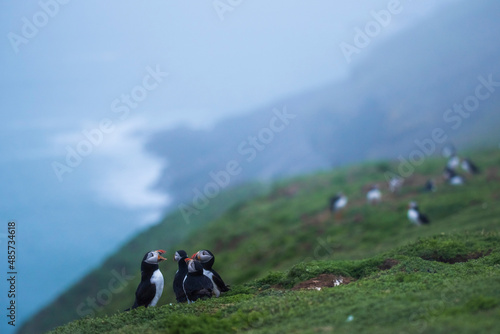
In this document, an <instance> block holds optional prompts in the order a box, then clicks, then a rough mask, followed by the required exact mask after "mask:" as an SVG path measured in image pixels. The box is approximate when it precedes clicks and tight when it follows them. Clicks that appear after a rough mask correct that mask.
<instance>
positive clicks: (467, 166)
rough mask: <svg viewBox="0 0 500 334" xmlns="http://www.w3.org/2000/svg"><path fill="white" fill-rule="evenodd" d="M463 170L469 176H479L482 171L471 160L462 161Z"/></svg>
mask: <svg viewBox="0 0 500 334" xmlns="http://www.w3.org/2000/svg"><path fill="white" fill-rule="evenodd" d="M460 166H461V167H462V169H463V170H464V171H466V172H467V173H469V174H479V173H480V170H479V168H478V167H477V166H476V165H475V164H474V163H473V162H472V161H471V160H470V159H469V158H465V159H464V160H462V163H461V164H460Z"/></svg>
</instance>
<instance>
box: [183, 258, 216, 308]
mask: <svg viewBox="0 0 500 334" xmlns="http://www.w3.org/2000/svg"><path fill="white" fill-rule="evenodd" d="M184 261H186V263H187V269H188V272H187V275H186V277H185V278H184V281H183V282H182V288H183V289H184V293H185V294H186V299H187V301H188V303H189V304H191V303H194V302H195V301H197V300H198V299H206V298H211V297H212V293H213V287H214V286H213V284H212V281H211V280H210V279H209V278H208V277H207V276H205V275H204V274H203V266H202V265H201V263H200V262H199V261H198V260H193V259H190V258H186V259H185V260H184Z"/></svg>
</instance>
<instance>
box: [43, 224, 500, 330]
mask: <svg viewBox="0 0 500 334" xmlns="http://www.w3.org/2000/svg"><path fill="white" fill-rule="evenodd" d="M440 250H443V251H444V252H445V253H446V254H447V255H448V256H453V257H456V256H457V255H461V256H463V257H467V255H470V254H473V253H474V254H477V253H480V252H482V253H484V254H486V253H488V255H485V256H482V257H479V258H477V259H471V260H468V261H467V262H460V263H455V264H449V263H445V262H440V261H435V260H426V259H424V258H425V257H427V256H428V254H433V253H434V252H437V253H439V252H440ZM388 258H390V259H393V260H396V261H394V262H397V264H395V265H394V266H393V267H392V268H390V269H385V270H384V269H381V268H380V267H381V265H382V264H383V263H384V261H385V260H386V259H388ZM323 273H334V274H337V275H342V276H344V277H347V276H350V277H354V278H357V280H356V281H354V282H352V283H350V284H347V285H340V286H337V287H332V288H322V289H321V290H319V291H318V290H316V289H312V290H299V291H295V290H290V288H291V287H292V286H294V285H296V284H297V283H299V282H302V281H304V280H308V279H310V278H313V277H316V276H318V275H320V274H323ZM498 325H500V237H499V235H498V234H497V233H493V232H490V233H478V232H476V233H460V234H451V235H440V236H436V237H429V238H424V239H421V240H419V241H417V242H415V243H412V244H409V245H407V246H405V247H401V248H397V249H394V250H392V251H389V252H386V253H384V254H380V255H378V256H375V257H373V258H369V259H365V260H344V261H342V260H339V261H335V260H334V261H312V262H303V263H299V264H297V265H295V266H293V267H292V268H291V269H290V270H288V271H285V272H273V273H271V274H269V275H267V276H266V277H264V278H262V279H259V280H255V281H252V282H250V283H248V284H244V285H241V286H237V287H235V289H234V290H233V291H232V292H230V293H229V294H228V295H225V296H223V297H221V298H218V299H211V300H207V301H200V302H197V303H195V304H191V305H187V304H173V305H164V306H161V307H156V308H148V309H144V308H141V309H137V310H134V311H132V312H129V313H118V314H116V315H112V316H105V317H102V318H88V319H82V320H78V321H75V322H73V323H70V324H68V325H66V326H64V327H60V328H58V329H56V330H55V331H54V332H53V333H57V334H63V333H103V332H106V333H138V332H142V333H238V332H248V333H283V332H287V333H331V332H336V333H379V332H384V333H402V332H403V333H449V332H450V331H453V332H457V333H471V332H474V333H491V332H493V330H494V329H495V328H497V327H498Z"/></svg>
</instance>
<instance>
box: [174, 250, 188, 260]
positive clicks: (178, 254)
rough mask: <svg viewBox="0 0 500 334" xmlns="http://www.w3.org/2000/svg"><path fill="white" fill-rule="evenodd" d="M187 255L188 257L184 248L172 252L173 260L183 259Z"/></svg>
mask: <svg viewBox="0 0 500 334" xmlns="http://www.w3.org/2000/svg"><path fill="white" fill-rule="evenodd" d="M187 257H188V255H187V253H186V251H185V250H178V251H177V252H175V254H174V261H175V262H179V261H180V260H181V259H185V258H187Z"/></svg>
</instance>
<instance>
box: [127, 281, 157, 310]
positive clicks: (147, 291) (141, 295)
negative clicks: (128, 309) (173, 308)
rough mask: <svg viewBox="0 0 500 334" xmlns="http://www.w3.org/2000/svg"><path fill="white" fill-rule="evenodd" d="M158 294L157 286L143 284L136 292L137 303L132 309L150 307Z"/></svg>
mask: <svg viewBox="0 0 500 334" xmlns="http://www.w3.org/2000/svg"><path fill="white" fill-rule="evenodd" d="M155 294H156V285H155V284H144V283H143V282H141V283H140V284H139V286H138V287H137V290H136V291H135V302H134V305H133V306H132V308H133V309H134V308H137V307H139V306H145V307H148V305H149V303H151V301H152V300H153V298H154V297H155Z"/></svg>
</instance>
